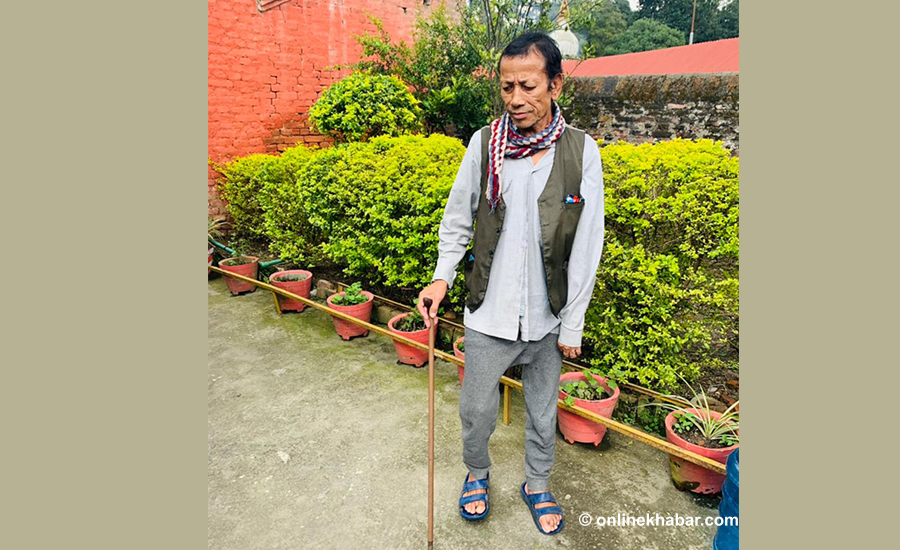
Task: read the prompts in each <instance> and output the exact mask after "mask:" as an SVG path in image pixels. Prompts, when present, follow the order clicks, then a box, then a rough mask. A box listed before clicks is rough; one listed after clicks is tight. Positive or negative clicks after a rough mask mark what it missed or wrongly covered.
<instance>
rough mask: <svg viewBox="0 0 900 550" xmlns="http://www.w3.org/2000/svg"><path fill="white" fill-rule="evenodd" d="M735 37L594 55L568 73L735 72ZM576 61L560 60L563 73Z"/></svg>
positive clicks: (600, 74) (592, 74)
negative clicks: (638, 50) (649, 49)
mask: <svg viewBox="0 0 900 550" xmlns="http://www.w3.org/2000/svg"><path fill="white" fill-rule="evenodd" d="M738 40H739V38H728V39H725V40H716V41H714V42H702V43H700V44H693V45H690V46H677V47H675V48H665V49H662V50H652V51H649V52H639V53H626V54H623V55H611V56H608V57H595V58H593V59H588V60H587V61H585V62H583V63H582V64H581V65H579V66H578V68H577V69H576V70H575V72H574V73H572V74H571V75H570V76H606V75H628V74H698V73H729V72H738ZM577 63H578V61H577V60H569V61H563V72H565V73H567V74H568V73H569V71H571V70H572V68H573V67H574V66H575V65H576V64H577Z"/></svg>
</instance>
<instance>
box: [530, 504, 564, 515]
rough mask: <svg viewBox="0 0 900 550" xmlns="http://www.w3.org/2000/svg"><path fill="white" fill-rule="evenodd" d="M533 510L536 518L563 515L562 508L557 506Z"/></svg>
mask: <svg viewBox="0 0 900 550" xmlns="http://www.w3.org/2000/svg"><path fill="white" fill-rule="evenodd" d="M534 510H535V512H537V515H538V517H541V516H546V515H547V514H556V515H558V516H562V515H563V513H562V508H560V507H559V506H547V507H545V508H535V509H534Z"/></svg>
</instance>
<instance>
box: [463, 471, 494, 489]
mask: <svg viewBox="0 0 900 550" xmlns="http://www.w3.org/2000/svg"><path fill="white" fill-rule="evenodd" d="M466 479H469V476H468V475H467V476H466ZM478 489H484V490H487V489H488V480H487V478H485V479H476V480H475V481H466V482H463V491H462V492H464V493H468V492H469V491H477V490H478Z"/></svg>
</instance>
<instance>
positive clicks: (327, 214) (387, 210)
mask: <svg viewBox="0 0 900 550" xmlns="http://www.w3.org/2000/svg"><path fill="white" fill-rule="evenodd" d="M464 154H465V148H464V147H463V146H462V144H461V143H460V141H459V140H457V139H454V138H449V137H447V136H443V135H440V134H432V135H431V136H429V137H423V136H401V137H388V136H380V137H377V138H373V139H372V140H370V141H369V142H366V143H351V144H348V145H344V146H338V147H333V148H331V149H330V150H323V151H321V152H320V153H318V154H317V155H316V158H315V159H314V160H312V161H311V162H310V163H309V164H307V165H306V167H305V169H304V171H303V172H302V173H301V175H300V179H301V181H302V182H303V185H302V186H301V187H300V196H301V200H302V202H303V204H304V205H305V208H306V209H307V214H308V219H309V221H310V223H311V224H312V225H313V226H315V227H316V228H317V229H319V230H320V231H321V233H322V234H323V235H325V240H324V250H325V252H326V254H328V256H329V257H330V258H332V259H333V260H334V261H335V262H336V263H339V264H341V265H343V266H345V270H344V271H345V273H347V274H348V275H350V276H353V277H365V280H366V281H367V282H368V283H369V284H373V283H378V284H383V285H386V286H390V287H396V288H400V289H403V288H408V289H418V288H420V287H422V286H423V285H426V284H428V283H429V282H430V281H431V277H432V275H433V274H434V260H435V258H437V253H438V252H437V246H438V234H437V232H438V227H440V224H441V217H442V216H443V210H444V206H445V205H446V204H447V197H448V196H449V194H450V188H451V187H452V186H453V181H454V179H455V177H456V171H457V170H458V169H459V164H460V162H462V158H463V155H464ZM461 292H462V288H461V287H460V288H456V287H455V288H454V289H453V291H452V293H451V298H459V297H460V296H461Z"/></svg>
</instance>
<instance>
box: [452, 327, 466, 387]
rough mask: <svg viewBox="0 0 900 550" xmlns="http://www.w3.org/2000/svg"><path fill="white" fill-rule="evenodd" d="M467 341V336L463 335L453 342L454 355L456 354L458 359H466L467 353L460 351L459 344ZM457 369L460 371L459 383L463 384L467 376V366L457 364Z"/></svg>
mask: <svg viewBox="0 0 900 550" xmlns="http://www.w3.org/2000/svg"><path fill="white" fill-rule="evenodd" d="M465 341H466V337H465V336H461V337H459V338H457V339H456V341H455V342H453V355H455V356H456V357H457V358H458V359H462V360H463V361H465V360H466V354H465V353H463V352H461V351H459V345H460V344H461V343H462V342H465ZM456 371H457V373H459V385H460V386H462V383H463V378H465V377H466V367H464V366H461V365H457V366H456Z"/></svg>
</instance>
